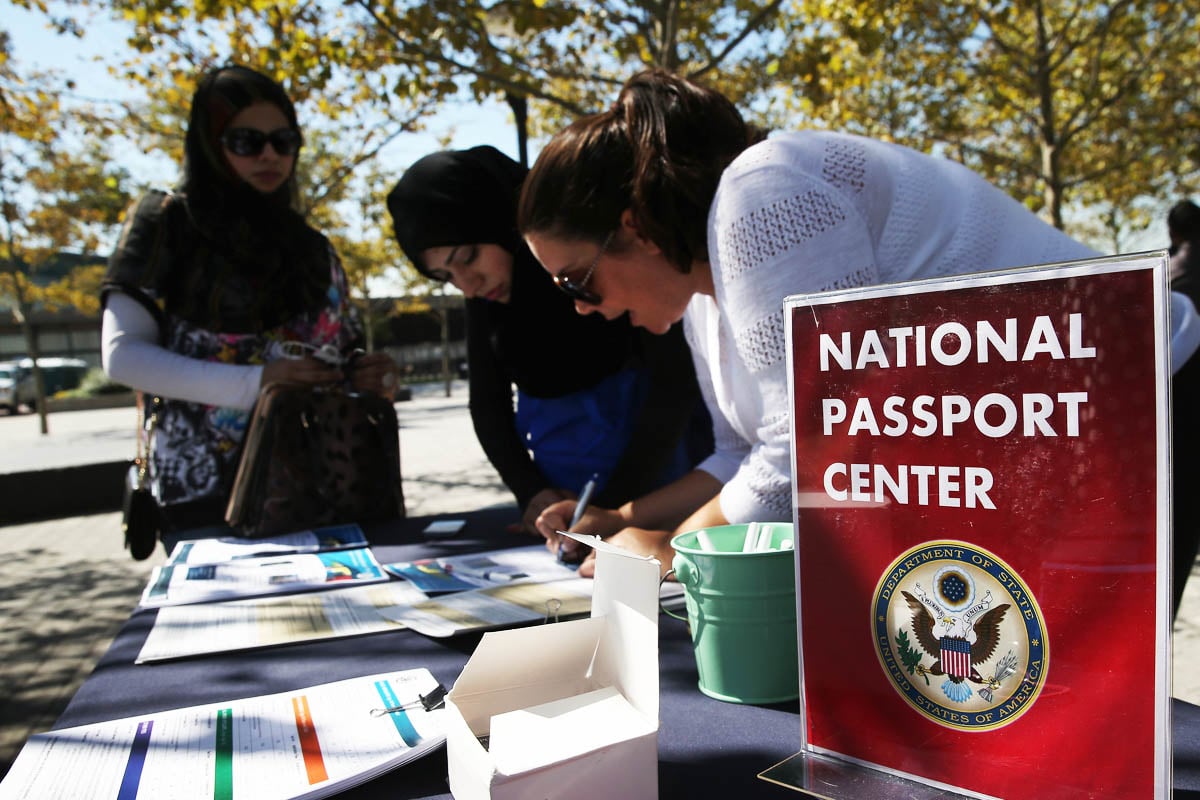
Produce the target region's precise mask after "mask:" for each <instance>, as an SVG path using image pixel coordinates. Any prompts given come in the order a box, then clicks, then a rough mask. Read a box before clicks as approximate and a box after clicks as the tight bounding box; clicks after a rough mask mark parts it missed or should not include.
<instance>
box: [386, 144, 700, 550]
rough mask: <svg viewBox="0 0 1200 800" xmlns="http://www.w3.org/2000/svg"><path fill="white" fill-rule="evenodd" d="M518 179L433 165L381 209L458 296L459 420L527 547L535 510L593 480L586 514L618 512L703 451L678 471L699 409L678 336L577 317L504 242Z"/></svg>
mask: <svg viewBox="0 0 1200 800" xmlns="http://www.w3.org/2000/svg"><path fill="white" fill-rule="evenodd" d="M525 172H526V170H525V169H524V168H523V167H521V166H520V165H519V164H517V163H516V162H515V161H513V160H512V159H510V158H508V157H507V156H505V155H504V154H503V153H501V152H500V151H499V150H496V149H495V148H493V147H475V148H472V149H470V150H461V151H444V152H439V153H433V154H431V155H428V156H426V157H424V158H422V159H420V160H419V161H417V162H416V163H415V164H413V165H412V166H411V167H410V168H409V169H408V170H407V171H406V172H405V174H404V176H403V177H402V178H401V179H400V181H399V182H398V183H397V184H396V187H395V188H394V189H393V190H392V192H391V193H390V194H389V195H388V200H387V203H388V210H389V212H390V213H391V216H392V221H393V226H394V230H395V233H396V239H397V240H398V241H399V243H400V246H401V248H402V249H403V250H404V253H405V255H406V256H407V257H408V259H409V260H410V261H411V262H412V263H413V265H414V266H415V267H416V268H417V270H418V271H420V272H421V273H422V274H423V275H425V276H426V277H428V278H431V279H432V280H435V281H439V282H443V283H453V284H454V286H455V287H457V288H458V289H459V290H460V291H462V293H463V294H464V295H466V298H467V299H466V316H467V366H468V375H469V381H470V410H471V419H472V422H473V424H474V426H475V431H476V435H477V436H478V438H479V442H480V444H481V445H482V447H483V449H484V452H485V453H486V454H487V456H488V459H489V460H490V461H491V463H492V464H493V465H494V466H495V468H496V471H497V472H498V473H499V474H500V477H501V479H502V480H503V481H504V482H505V484H506V485H507V486H508V487H509V489H511V490H512V492H513V494H514V496H515V497H516V499H517V503H518V505H519V506H520V508H521V510H522V517H523V526H524V527H525V528H526V530H527V531H528V532H530V533H536V529H535V528H534V527H533V521H534V520H535V519H536V518H537V516H538V514H539V513H540V512H541V511H542V509H543V508H544V507H545V506H547V505H548V504H549V503H551V502H554V501H557V500H561V499H564V498H570V499H572V500H573V499H574V498H575V497H576V495H577V493H578V492H579V491H580V490H581V488H582V487H583V486H584V485H585V484H586V483H587V482H588V480H589V479H590V478H591V476H592V475H593V474H594V475H596V476H597V477H596V483H595V497H596V498H597V499H598V501H601V502H609V503H621V502H625V501H626V500H629V499H631V498H633V497H636V496H638V495H639V494H642V493H645V492H647V491H650V490H651V489H653V488H655V487H657V486H659V485H661V484H663V483H665V482H667V481H669V480H670V479H672V478H674V477H676V476H677V475H680V474H682V473H683V472H685V471H687V469H689V468H690V467H691V466H692V465H693V464H694V463H696V462H697V461H699V460H700V459H701V458H703V457H704V456H706V455H707V454H708V453H709V452H711V442H709V443H708V445H707V446H705V444H704V443H703V441H701V442H700V443H697V444H696V445H695V446H696V448H697V449H698V450H699V452H695V453H694V455H693V456H692V457H690V458H689V454H688V451H687V449H686V447H685V446H684V443H685V440H686V434H687V433H688V431H689V426H691V425H692V423H693V421H694V419H695V415H696V414H697V413H699V414H701V415H703V408H704V406H703V403H702V402H701V401H700V398H699V394H698V389H697V385H696V378H695V374H694V372H693V369H692V364H691V357H690V355H689V354H688V351H687V345H686V343H685V342H684V340H683V336H682V331H681V330H679V328H678V327H676V328H675V329H673V330H671V331H670V332H669V334H668V335H667V336H663V337H656V336H646V335H645V334H644V333H641V332H639V331H637V330H636V329H635V328H634V327H633V326H632V325H630V324H629V321H628V320H625V319H618V320H613V321H611V322H606V321H605V320H603V319H601V318H600V317H582V316H579V315H577V314H576V313H575V310H574V298H575V295H574V294H571V293H572V292H573V291H574V289H573V287H571V286H570V285H562V286H560V287H559V288H561V289H562V291H559V289H558V288H556V287H555V284H554V282H553V281H552V280H551V279H550V276H549V275H547V274H546V273H545V271H544V270H542V269H541V267H540V266H539V265H538V263H537V262H536V261H534V259H533V257H532V256H531V255H530V253H529V250H528V248H526V247H525V244H524V242H523V241H522V240H521V237H520V236H519V235H518V234H517V229H516V198H517V191H518V190H519V188H520V185H521V181H522V180H523V179H524V177H525ZM563 292H567V294H564V293H563ZM514 386H515V387H516V399H515V408H514V397H513V394H514V392H513V387H514ZM706 428H707V419H706V418H705V417H703V416H702V417H701V422H700V424H698V425H694V426H692V427H691V430H694V431H697V432H698V433H699V436H700V439H701V440H703V439H705V438H706V436H707V433H706Z"/></svg>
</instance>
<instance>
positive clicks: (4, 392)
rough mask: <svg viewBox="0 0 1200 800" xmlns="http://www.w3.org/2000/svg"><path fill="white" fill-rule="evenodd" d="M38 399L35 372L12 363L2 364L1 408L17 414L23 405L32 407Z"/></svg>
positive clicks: (0, 377) (0, 378)
mask: <svg viewBox="0 0 1200 800" xmlns="http://www.w3.org/2000/svg"><path fill="white" fill-rule="evenodd" d="M36 399H37V389H36V388H35V387H34V385H33V372H32V371H30V370H27V369H22V368H21V366H20V365H18V364H16V363H14V362H12V361H5V362H3V363H0V408H7V409H8V413H10V414H16V413H17V410H18V409H19V408H20V407H21V405H22V404H26V405H28V406H30V407H32V406H33V404H34V402H36Z"/></svg>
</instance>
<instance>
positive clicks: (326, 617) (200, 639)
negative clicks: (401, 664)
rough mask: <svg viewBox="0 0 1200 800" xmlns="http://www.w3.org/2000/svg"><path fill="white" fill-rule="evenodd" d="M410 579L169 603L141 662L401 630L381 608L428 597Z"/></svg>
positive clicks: (160, 612)
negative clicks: (279, 594) (177, 604)
mask: <svg viewBox="0 0 1200 800" xmlns="http://www.w3.org/2000/svg"><path fill="white" fill-rule="evenodd" d="M426 599H427V598H426V597H425V595H424V594H422V593H421V592H420V591H419V590H417V588H416V587H414V586H412V585H411V584H409V583H406V582H405V581H390V582H388V583H374V584H370V585H367V586H352V587H350V588H348V589H330V590H329V591H324V592H308V593H306V594H293V595H286V596H284V597H258V598H252V599H248V600H227V601H225V602H222V603H194V604H191V605H181V606H166V607H164V608H160V609H159V610H158V613H157V616H156V618H155V620H154V627H153V628H151V629H150V633H149V635H148V636H147V637H146V642H145V644H143V645H142V649H141V652H139V653H138V656H137V660H136V663H138V664H144V663H147V662H151V661H165V660H168V659H172V658H188V657H190V656H198V655H206V654H209V653H228V652H231V651H235V650H251V649H254V648H258V647H274V646H278V645H285V644H295V643H297V642H308V641H315V640H318V639H338V638H343V637H348V636H363V635H366V634H371V633H382V632H384V631H394V630H401V629H403V628H404V625H403V624H402V623H400V622H396V621H395V620H391V619H388V618H387V617H385V616H383V614H382V613H381V611H380V610H381V609H384V608H390V607H393V606H397V605H407V604H413V603H420V602H424V601H425V600H426Z"/></svg>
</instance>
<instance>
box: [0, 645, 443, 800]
mask: <svg viewBox="0 0 1200 800" xmlns="http://www.w3.org/2000/svg"><path fill="white" fill-rule="evenodd" d="M436 687H437V681H436V680H435V679H434V678H433V676H432V675H431V674H430V673H429V671H428V670H425V669H417V670H407V671H404V672H394V673H385V674H380V675H371V676H367V677H363V678H352V679H350V680H344V681H338V682H335V683H326V684H321V685H319V686H313V687H310V688H308V689H301V690H298V691H293V692H282V693H280V694H274V695H266V696H263V697H254V698H247V699H243V700H234V701H231V702H226V703H214V704H211V705H205V706H196V707H193V708H183V709H175V710H171V711H163V712H158V713H153V714H144V715H140V716H137V717H130V718H127V719H121V720H114V721H112V722H101V723H96V724H94V725H84V726H80V727H77V728H68V729H65V730H60V731H50V732H48V733H39V734H36V735H34V736H32V737H30V739H29V741H28V742H27V743H26V744H25V747H24V748H23V749H22V750H21V753H20V754H19V755H18V756H17V760H16V761H15V762H14V763H13V766H12V769H10V770H9V773H8V775H7V776H6V777H5V779H4V782H3V783H0V799H2V800H16V799H17V798H45V797H70V798H73V799H75V800H89V799H90V798H97V799H99V798H104V799H105V800H111V799H112V798H116V799H117V800H135V799H136V798H155V800H158V799H159V798H162V799H163V800H188V799H190V798H196V799H197V800H217V799H219V798H224V799H226V800H237V799H238V798H248V799H250V800H274V799H275V798H319V797H326V796H329V795H331V794H335V793H337V792H341V791H344V790H345V789H346V788H348V787H350V786H355V785H357V784H359V783H362V782H363V781H366V780H369V779H370V778H373V777H375V776H377V775H380V774H382V773H383V772H386V771H388V770H390V769H394V768H395V767H398V766H400V765H401V764H405V763H407V762H409V761H412V760H413V759H416V758H418V757H420V756H421V755H424V754H425V753H426V752H428V751H430V750H432V749H434V748H436V747H438V746H440V745H441V744H442V743H443V742H444V741H445V735H444V733H443V731H442V715H443V714H444V713H445V712H444V711H443V710H441V709H438V710H435V711H432V712H427V711H425V710H424V709H423V708H421V706H420V704H419V703H416V708H410V709H405V710H402V711H393V712H391V713H383V712H379V711H377V713H376V714H372V713H371V712H372V711H373V710H379V709H387V708H391V707H394V706H397V705H400V704H402V703H405V704H407V703H410V702H414V701H417V700H418V695H422V694H428V693H429V692H431V691H433V690H434V689H435V688H436Z"/></svg>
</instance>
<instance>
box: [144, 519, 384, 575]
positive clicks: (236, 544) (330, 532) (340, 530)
mask: <svg viewBox="0 0 1200 800" xmlns="http://www.w3.org/2000/svg"><path fill="white" fill-rule="evenodd" d="M366 546H367V537H366V536H365V535H364V534H363V532H362V528H360V527H358V526H357V525H355V524H353V523H350V524H348V525H330V526H328V527H325V528H317V529H315V530H310V531H309V530H306V531H297V532H295V533H285V534H282V535H280V536H270V537H267V538H265V539H246V538H242V537H237V536H226V537H223V538H210V539H184V540H182V541H179V542H176V543H175V547H174V548H173V549H172V550H171V555H170V556H168V557H167V560H166V562H164V563H166V564H168V565H175V564H219V563H221V562H223V561H236V560H238V559H242V558H261V557H263V556H271V555H278V554H280V553H318V552H326V551H329V550H346V549H349V548H352V547H366Z"/></svg>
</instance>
